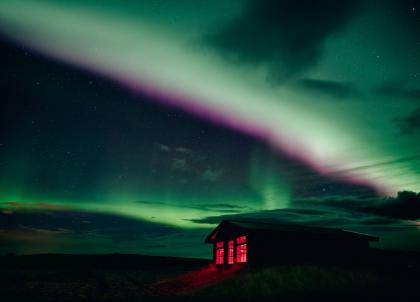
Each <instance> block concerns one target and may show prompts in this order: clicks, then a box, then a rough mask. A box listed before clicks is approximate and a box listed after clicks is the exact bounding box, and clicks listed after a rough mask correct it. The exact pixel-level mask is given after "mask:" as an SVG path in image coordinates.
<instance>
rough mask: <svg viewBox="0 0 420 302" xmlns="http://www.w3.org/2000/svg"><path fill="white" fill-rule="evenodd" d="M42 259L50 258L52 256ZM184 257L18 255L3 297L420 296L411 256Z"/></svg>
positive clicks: (5, 270)
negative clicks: (241, 264)
mask: <svg viewBox="0 0 420 302" xmlns="http://www.w3.org/2000/svg"><path fill="white" fill-rule="evenodd" d="M15 257H19V256H15ZM122 257H123V256H122ZM152 259H154V260H153V261H155V264H157V263H159V265H155V264H154V263H153V261H152ZM43 261H47V262H48V257H47V256H46V258H44V259H43ZM107 261H108V260H107ZM130 261H132V260H130ZM177 261H178V260H176V259H175V260H171V261H166V262H165V261H163V260H162V259H160V258H159V257H157V258H148V259H147V261H140V262H139V263H134V264H133V265H132V267H131V268H130V267H129V266H130V265H128V266H125V265H123V267H115V266H114V265H111V267H106V265H104V267H100V266H101V265H99V264H98V263H97V264H95V265H90V266H89V265H82V266H80V265H79V266H74V267H71V266H60V267H55V268H54V266H57V265H56V264H54V265H50V267H48V265H45V266H44V265H40V263H38V265H37V267H27V265H23V266H22V265H17V263H19V261H16V264H15V265H6V266H4V265H3V267H2V268H1V274H0V284H1V287H0V300H1V301H75V302H76V301H229V300H230V301H257V300H259V301H280V300H282V301H315V300H316V301H357V300H366V299H370V300H371V301H372V300H374V301H385V300H393V301H395V300H397V301H399V300H401V299H402V298H403V297H410V301H418V300H417V299H416V298H414V300H413V297H415V296H417V297H420V295H418V294H417V291H418V286H419V284H420V282H419V281H420V274H419V273H418V272H419V271H418V267H414V268H413V267H407V263H406V262H401V263H400V262H399V263H398V264H397V265H395V263H394V264H393V265H386V262H385V263H379V262H378V263H376V264H375V265H362V266H354V265H351V266H349V265H319V264H318V265H315V264H305V265H303V264H302V265H298V264H295V265H282V266H277V267H265V268H261V267H260V268H239V269H234V270H223V271H220V270H219V269H216V268H215V267H214V266H212V265H211V264H207V263H206V262H205V261H195V262H191V263H189V262H188V260H187V259H183V260H182V261H180V262H177ZM192 261H193V260H192ZM162 263H164V265H161V264H162ZM41 264H42V263H41Z"/></svg>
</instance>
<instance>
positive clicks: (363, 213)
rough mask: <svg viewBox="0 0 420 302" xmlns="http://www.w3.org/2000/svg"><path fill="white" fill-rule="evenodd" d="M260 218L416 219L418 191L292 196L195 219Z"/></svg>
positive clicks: (363, 222) (334, 222)
mask: <svg viewBox="0 0 420 302" xmlns="http://www.w3.org/2000/svg"><path fill="white" fill-rule="evenodd" d="M237 218H261V219H265V220H274V221H280V222H284V223H307V224H312V225H322V226H333V227H346V226H353V227H364V226H377V227H384V226H391V225H392V226H398V227H400V226H401V225H400V222H401V220H417V219H420V193H415V192H408V191H404V192H399V193H398V195H397V196H396V197H388V198H379V197H370V198H360V197H353V198H352V197H343V196H329V197H324V198H306V199H299V200H294V201H293V203H292V204H291V206H290V208H286V209H278V210H270V211H260V212H253V213H247V214H239V215H223V216H211V217H206V218H204V219H196V220H194V222H196V223H218V222H219V221H220V220H221V219H237Z"/></svg>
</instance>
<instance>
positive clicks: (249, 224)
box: [205, 220, 379, 266]
mask: <svg viewBox="0 0 420 302" xmlns="http://www.w3.org/2000/svg"><path fill="white" fill-rule="evenodd" d="M378 240H379V238H378V237H374V236H369V235H365V234H360V233H355V232H350V231H346V230H342V229H337V228H324V227H312V226H302V225H287V224H277V223H266V222H261V221H255V220H252V221H250V220H246V221H245V220H223V221H222V222H221V223H220V224H219V225H218V226H217V227H216V228H215V229H214V230H213V231H212V232H211V233H210V234H209V235H208V236H207V237H206V240H205V242H206V243H211V244H213V259H214V263H215V264H216V265H220V266H222V265H223V266H226V265H227V266H229V265H233V264H245V263H246V264H273V263H277V264H281V263H291V262H307V261H336V260H339V261H342V260H349V261H353V260H356V259H359V258H360V257H363V255H364V254H365V253H366V252H367V251H368V249H369V242H370V241H378Z"/></svg>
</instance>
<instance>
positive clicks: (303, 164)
mask: <svg viewBox="0 0 420 302" xmlns="http://www.w3.org/2000/svg"><path fill="white" fill-rule="evenodd" d="M0 57H1V69H0V83H1V96H0V99H1V102H0V243H1V244H0V253H1V254H5V253H19V254H31V253H46V252H64V253H110V252H121V253H144V254H152V255H173V256H194V257H209V256H210V255H211V247H209V246H206V245H204V243H203V241H204V237H205V235H206V234H207V233H209V232H210V231H211V229H212V228H213V227H214V226H215V225H216V224H217V223H218V222H219V221H220V220H221V219H224V218H259V219H264V220H266V221H279V222H283V223H305V224H309V225H318V226H330V227H340V228H345V229H349V230H353V231H358V232H364V233H369V234H372V235H377V236H380V237H381V241H380V242H379V243H377V244H376V246H377V247H381V248H392V249H405V250H420V236H419V235H420V194H419V193H417V192H419V191H420V143H419V141H420V1H418V0H402V1H401V0H400V1H397V0H386V1H379V0H368V1H356V0H343V1H334V0H320V1H310V0H299V1H292V0H278V1H275V0H232V1H204V0H202V1H201V0H179V1H169V0H150V1H135V0H128V1H124V2H121V1H117V0H107V1H104V0H90V1H86V0H72V1H65V0H54V1H53V0H36V1H35V0H20V1H12V0H3V1H1V2H0Z"/></svg>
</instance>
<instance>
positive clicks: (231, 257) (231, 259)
mask: <svg viewBox="0 0 420 302" xmlns="http://www.w3.org/2000/svg"><path fill="white" fill-rule="evenodd" d="M234 243H235V242H234V241H233V240H229V241H228V264H233V263H234V262H235V256H234V252H235V247H234Z"/></svg>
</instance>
